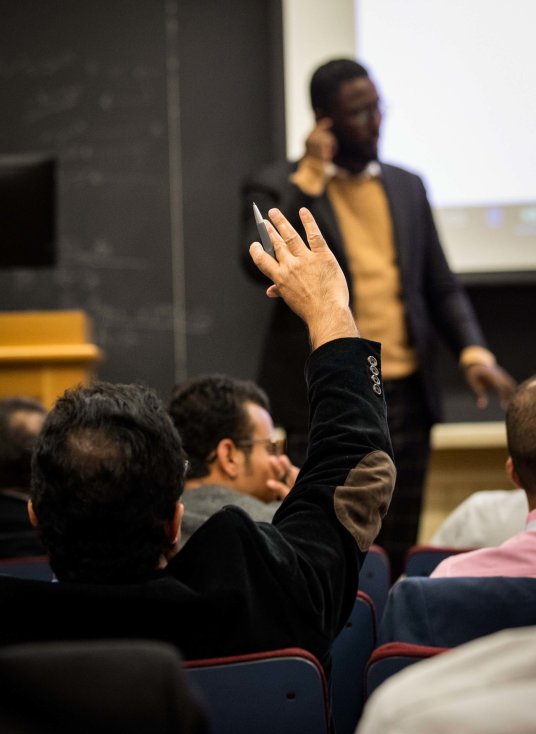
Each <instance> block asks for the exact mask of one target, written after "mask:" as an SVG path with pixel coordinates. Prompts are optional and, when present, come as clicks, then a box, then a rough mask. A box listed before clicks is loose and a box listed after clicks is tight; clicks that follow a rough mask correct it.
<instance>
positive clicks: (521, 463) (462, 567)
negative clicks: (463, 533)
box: [431, 376, 536, 578]
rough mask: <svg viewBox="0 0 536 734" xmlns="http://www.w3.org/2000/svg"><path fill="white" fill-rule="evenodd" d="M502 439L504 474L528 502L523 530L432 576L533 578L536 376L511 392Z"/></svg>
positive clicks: (452, 562) (535, 547) (451, 559)
mask: <svg viewBox="0 0 536 734" xmlns="http://www.w3.org/2000/svg"><path fill="white" fill-rule="evenodd" d="M506 437H507V442H508V451H509V454H510V456H509V457H508V459H507V461H506V471H507V473H508V474H509V476H510V478H511V479H512V481H513V482H514V484H515V485H516V486H517V487H523V488H524V490H525V492H526V496H527V501H528V508H529V514H528V517H527V520H526V524H525V527H524V529H523V530H521V531H520V532H518V533H516V534H515V535H513V536H512V537H511V538H509V539H508V540H506V541H504V542H503V543H502V544H501V545H499V546H497V547H496V548H480V549H479V550H474V551H470V552H469V553H460V554H458V555H454V556H449V557H448V558H446V559H445V560H444V561H442V562H441V563H440V564H439V565H438V566H437V568H436V569H435V570H434V572H433V573H432V574H431V576H432V577H434V578H441V577H445V576H529V577H536V376H533V377H531V378H529V379H528V380H525V382H523V383H522V384H521V385H519V387H518V388H517V389H516V391H515V392H514V396H513V398H512V400H511V401H510V404H509V406H508V409H507V411H506Z"/></svg>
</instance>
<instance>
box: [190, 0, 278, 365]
mask: <svg viewBox="0 0 536 734" xmlns="http://www.w3.org/2000/svg"><path fill="white" fill-rule="evenodd" d="M201 8H202V9H201ZM178 27H179V55H180V68H181V70H182V71H181V75H180V100H181V149H182V175H183V192H184V193H183V220H184V239H185V256H186V261H185V272H186V283H187V287H186V312H187V351H188V370H189V372H190V374H198V373H202V372H207V371H215V370H220V371H224V372H230V373H232V374H234V375H237V376H240V377H254V376H255V374H256V372H257V362H258V359H259V350H260V343H261V339H262V336H263V333H264V330H265V326H266V320H267V316H268V309H269V306H270V304H269V303H268V299H267V298H266V297H265V296H264V290H263V288H261V287H259V286H258V285H257V284H254V283H252V282H251V281H250V280H248V279H247V278H246V276H245V275H244V274H243V272H242V270H241V268H240V264H239V249H240V248H244V249H245V248H247V247H248V246H249V243H248V242H246V241H245V240H244V237H243V235H242V232H241V226H240V212H241V201H240V187H241V185H242V182H243V180H244V178H245V176H246V175H247V174H248V173H250V172H251V170H253V169H254V168H255V167H256V166H258V165H259V164H261V163H266V162H268V161H270V160H272V159H274V158H276V157H278V156H284V154H285V136H284V111H283V66H282V64H283V61H282V49H281V39H282V32H281V9H280V3H279V2H271V1H270V0H267V1H266V2H259V0H256V1H255V2H251V1H250V2H247V0H246V1H245V2H244V0H228V1H227V2H221V1H220V0H204V2H203V3H199V2H197V1H196V0H181V2H180V3H179V25H178Z"/></svg>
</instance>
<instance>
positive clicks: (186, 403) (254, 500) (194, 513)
mask: <svg viewBox="0 0 536 734" xmlns="http://www.w3.org/2000/svg"><path fill="white" fill-rule="evenodd" d="M169 413H170V415H171V418H172V420H173V423H174V424H175V427H176V428H177V430H178V431H179V434H180V436H181V438H182V442H183V447H184V451H185V453H186V456H187V457H188V469H187V473H186V481H185V485H184V490H185V491H184V495H183V504H184V507H185V514H184V519H183V521H182V530H181V537H182V544H183V545H184V543H185V542H186V541H187V540H188V539H189V538H190V536H191V535H192V534H193V533H194V532H195V530H197V528H199V527H200V526H201V525H202V524H203V523H204V522H205V520H207V519H208V518H209V517H211V516H212V515H213V514H214V513H215V512H217V511H218V510H221V508H222V507H224V506H225V505H236V506H238V507H241V508H242V509H244V510H246V512H248V513H249V515H251V517H252V518H253V519H254V520H257V521H264V522H271V520H272V517H273V516H274V513H275V511H276V510H277V509H278V507H279V505H280V500H282V499H284V498H285V497H286V495H287V494H288V493H289V491H290V489H291V487H292V486H293V485H294V481H295V479H296V476H297V474H298V469H297V467H295V466H292V464H291V462H290V460H289V459H288V457H287V456H285V455H284V453H283V451H284V448H285V443H284V440H281V438H279V436H278V434H277V433H276V432H275V429H274V424H273V422H272V417H271V415H270V413H269V403H268V398H267V396H266V393H265V392H264V390H261V389H260V388H259V387H258V385H256V384H255V383H254V382H251V381H246V380H237V379H233V378H232V377H228V376H226V375H218V374H214V375H206V376H203V377H197V378H193V379H191V380H188V381H187V382H185V383H183V384H181V385H178V386H177V387H176V388H175V389H174V391H173V394H172V397H171V401H170V405H169Z"/></svg>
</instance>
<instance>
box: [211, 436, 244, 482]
mask: <svg viewBox="0 0 536 734" xmlns="http://www.w3.org/2000/svg"><path fill="white" fill-rule="evenodd" d="M237 452H238V449H237V447H236V444H235V442H234V441H232V440H231V439H230V438H222V440H221V441H220V442H219V444H218V445H217V447H216V460H217V462H218V466H219V468H220V471H222V472H223V473H224V474H225V475H226V476H227V477H229V479H236V477H237V476H238V472H239V466H238V463H237V461H236V459H237Z"/></svg>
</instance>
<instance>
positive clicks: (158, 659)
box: [0, 611, 209, 734]
mask: <svg viewBox="0 0 536 734" xmlns="http://www.w3.org/2000/svg"><path fill="white" fill-rule="evenodd" d="M36 613H38V611H37V612H36ZM0 679H1V680H2V685H1V686H0V731H2V732H15V731H16V732H17V734H36V732H54V734H67V733H68V734H71V733H72V732H76V733H77V734H90V733H91V734H93V733H94V732H99V734H112V732H136V734H159V733H161V734H164V732H173V733H174V734H207V732H208V731H209V729H208V726H207V721H206V716H205V714H204V712H203V709H202V706H201V704H200V702H199V701H198V699H197V698H196V697H195V695H194V694H193V692H192V690H191V686H190V685H189V682H188V681H187V680H186V676H185V674H184V669H183V662H182V659H181V656H180V654H179V653H178V651H177V649H176V648H174V647H173V646H172V645H168V644H165V643H161V642H154V641H145V640H102V641H101V640H91V641H90V642H87V641H86V642H45V643H33V644H25V645H14V646H9V647H2V648H1V649H0ZM28 696H30V698H31V703H30V704H29V702H28Z"/></svg>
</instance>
